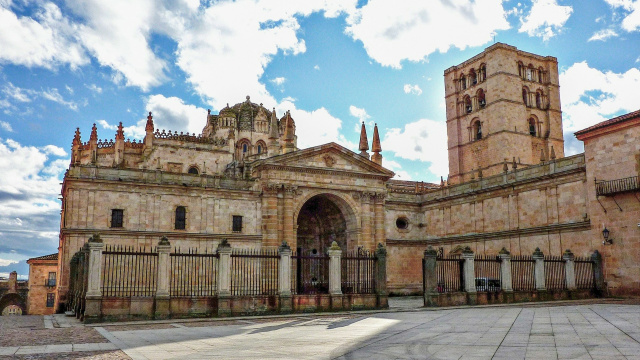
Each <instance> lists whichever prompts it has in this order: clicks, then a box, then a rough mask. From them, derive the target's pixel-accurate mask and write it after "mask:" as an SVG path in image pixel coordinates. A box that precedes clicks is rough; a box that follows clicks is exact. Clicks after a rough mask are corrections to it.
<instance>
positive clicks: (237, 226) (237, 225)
mask: <svg viewBox="0 0 640 360" xmlns="http://www.w3.org/2000/svg"><path fill="white" fill-rule="evenodd" d="M232 225H233V226H232V230H233V232H241V231H242V216H239V215H233V224H232Z"/></svg>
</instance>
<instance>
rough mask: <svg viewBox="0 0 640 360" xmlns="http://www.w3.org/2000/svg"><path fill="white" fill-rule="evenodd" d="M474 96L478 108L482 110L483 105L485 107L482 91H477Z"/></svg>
mask: <svg viewBox="0 0 640 360" xmlns="http://www.w3.org/2000/svg"><path fill="white" fill-rule="evenodd" d="M476 96H477V97H478V105H479V106H480V108H483V107H484V106H485V105H487V101H486V99H485V97H484V90H482V89H480V90H478V92H477V93H476Z"/></svg>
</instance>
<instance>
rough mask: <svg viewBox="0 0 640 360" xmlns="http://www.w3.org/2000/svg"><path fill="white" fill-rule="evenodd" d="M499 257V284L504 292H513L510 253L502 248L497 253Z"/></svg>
mask: <svg viewBox="0 0 640 360" xmlns="http://www.w3.org/2000/svg"><path fill="white" fill-rule="evenodd" d="M498 257H499V258H500V278H501V281H500V286H501V288H502V291H504V292H513V278H512V276H511V253H510V252H509V251H507V249H506V248H502V250H500V253H499V254H498Z"/></svg>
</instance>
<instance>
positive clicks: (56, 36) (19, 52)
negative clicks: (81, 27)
mask: <svg viewBox="0 0 640 360" xmlns="http://www.w3.org/2000/svg"><path fill="white" fill-rule="evenodd" d="M35 4H36V5H39V8H38V9H37V10H36V12H35V14H34V16H33V17H27V16H17V15H16V14H15V13H13V12H12V11H11V10H10V6H11V2H10V1H9V2H7V1H3V2H0V49H2V51H0V63H12V64H17V65H24V66H27V67H32V66H39V67H44V68H47V69H52V68H54V67H56V66H58V65H60V64H68V65H69V66H70V67H71V68H76V67H78V66H81V65H85V64H87V63H89V59H88V57H87V56H86V54H85V52H84V49H83V48H82V46H80V45H79V44H78V43H77V39H76V38H75V37H76V34H77V27H76V26H75V25H73V24H72V23H71V22H70V21H69V20H68V19H66V18H65V17H64V16H63V15H62V13H61V11H60V8H58V6H56V5H55V4H53V3H51V2H44V3H39V2H35Z"/></svg>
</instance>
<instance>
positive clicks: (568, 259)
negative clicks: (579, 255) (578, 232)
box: [562, 249, 576, 291]
mask: <svg viewBox="0 0 640 360" xmlns="http://www.w3.org/2000/svg"><path fill="white" fill-rule="evenodd" d="M562 260H564V275H565V277H566V278H567V280H566V281H567V290H569V291H573V290H575V289H576V270H575V269H576V267H575V262H574V260H575V257H574V256H573V253H572V252H571V250H569V249H567V250H565V251H564V254H562Z"/></svg>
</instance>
